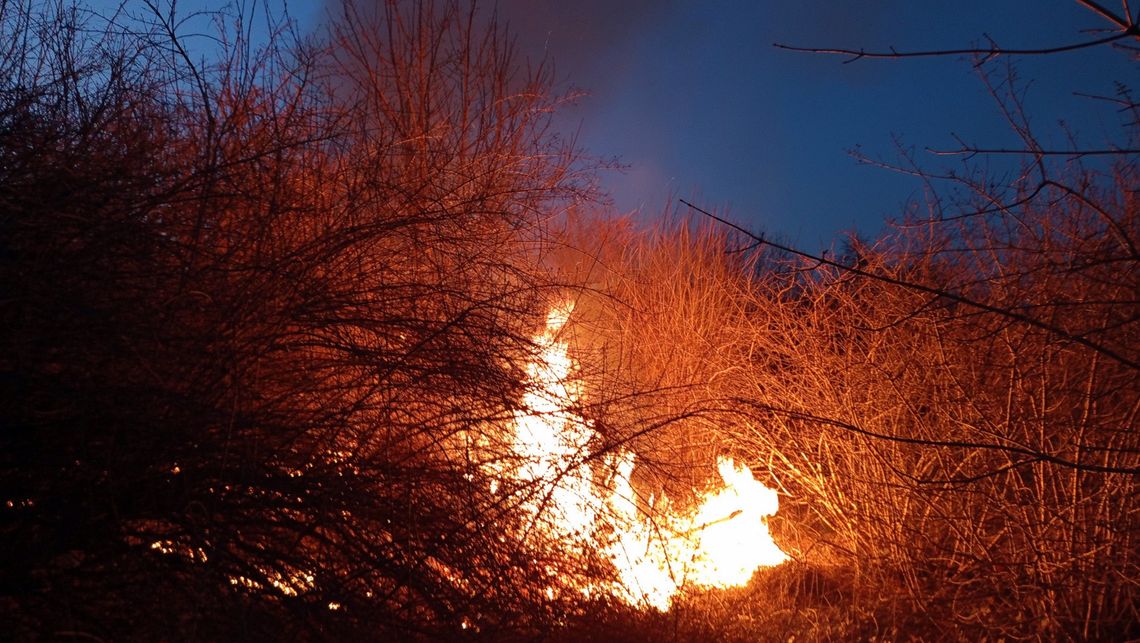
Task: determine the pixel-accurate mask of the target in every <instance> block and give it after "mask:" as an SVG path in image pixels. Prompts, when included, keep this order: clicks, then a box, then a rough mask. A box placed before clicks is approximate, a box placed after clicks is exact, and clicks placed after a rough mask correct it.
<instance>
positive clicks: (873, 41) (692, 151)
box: [92, 0, 1140, 250]
mask: <svg viewBox="0 0 1140 643" xmlns="http://www.w3.org/2000/svg"><path fill="white" fill-rule="evenodd" d="M281 1H282V0H271V4H279V3H280V2H281ZM358 1H361V2H367V1H368V0H358ZM1104 3H1105V4H1106V5H1108V6H1109V7H1110V8H1112V9H1114V10H1117V11H1121V8H1120V5H1121V1H1120V0H1104ZM92 4H94V5H96V6H100V5H102V6H107V5H112V4H117V2H113V0H92ZM131 4H132V3H130V2H128V6H129V5H131ZM139 4H141V3H139ZM330 4H332V3H330ZM215 5H217V3H213V2H210V1H209V0H181V1H180V2H179V4H178V7H179V11H180V12H184V13H188V12H191V11H194V10H196V9H200V8H203V7H215ZM288 5H289V11H290V14H291V15H292V16H293V17H294V18H295V19H296V20H297V21H298V22H299V23H300V25H301V27H302V28H311V27H312V26H314V25H316V24H317V23H318V22H319V21H320V20H321V19H322V18H323V17H324V14H325V11H326V9H325V6H326V5H325V4H324V3H323V2H321V1H320V0H316V1H301V0H290V2H289V3H288ZM491 6H497V7H498V10H499V12H500V16H501V17H503V18H505V19H506V20H507V21H508V23H509V24H510V26H511V28H512V30H513V32H514V34H515V37H516V38H517V44H518V48H519V53H520V54H521V55H522V56H524V57H526V58H529V59H530V60H532V61H536V60H539V59H541V58H543V57H548V58H549V59H551V60H553V62H554V64H555V66H556V70H557V72H556V73H557V76H558V78H559V79H561V81H562V87H563V88H564V89H568V88H570V87H571V86H573V87H578V88H581V89H583V90H585V91H587V92H589V96H587V97H585V98H583V99H581V100H580V101H579V102H578V104H577V105H575V106H573V107H572V108H570V109H568V110H566V111H565V112H564V113H563V114H562V115H560V117H559V121H558V124H559V126H560V127H562V128H564V129H566V130H568V131H572V132H573V131H577V132H578V133H579V139H578V140H579V143H580V144H581V145H582V146H583V147H584V148H585V150H586V151H587V152H588V153H590V154H592V155H595V156H598V157H603V158H613V157H616V158H618V159H619V160H620V161H621V162H622V163H624V164H626V165H627V166H628V170H627V171H626V172H625V173H607V175H606V177H605V181H604V185H605V187H606V188H607V189H608V190H609V191H610V192H611V193H612V195H613V197H614V202H615V205H616V206H617V208H618V209H619V211H620V212H623V213H626V212H634V211H637V212H640V213H641V214H643V215H644V216H646V217H650V218H651V217H654V216H659V215H661V214H663V213H664V212H665V211H666V209H667V208H668V207H670V204H671V203H675V200H671V197H672V198H673V199H675V198H676V197H682V198H686V199H690V200H694V201H697V202H699V203H701V204H704V205H706V206H708V207H710V208H717V209H719V210H720V211H721V212H727V216H729V217H730V218H732V219H734V220H736V221H738V222H740V223H741V224H743V225H746V226H748V227H750V228H752V229H754V230H756V231H763V232H765V233H766V234H768V235H773V236H776V237H778V238H781V239H783V240H785V241H791V242H795V243H798V244H800V245H802V246H804V247H805V248H807V249H812V250H814V249H818V248H820V247H825V246H828V245H831V243H832V242H833V241H834V240H835V239H836V238H837V236H838V235H839V234H840V233H842V232H844V231H848V230H853V229H855V230H858V231H860V232H862V233H863V234H867V235H873V234H874V233H875V232H876V231H877V230H878V229H879V227H880V225H881V223H882V221H883V220H884V219H885V218H887V217H898V216H900V215H901V213H902V212H903V208H904V206H905V204H906V203H907V202H908V201H912V200H919V201H921V199H922V191H921V190H922V188H921V185H920V184H919V183H918V182H917V181H916V180H914V179H912V178H908V177H905V176H901V175H898V174H894V173H891V172H888V171H885V170H882V169H878V168H873V167H870V166H867V165H860V164H858V163H857V162H856V161H855V160H854V159H853V158H852V157H851V156H849V155H848V153H847V152H848V150H850V149H852V148H854V147H855V146H861V149H862V151H863V152H864V153H865V154H867V155H869V156H872V157H877V158H881V159H884V160H888V161H892V160H896V159H897V157H898V154H897V150H896V148H895V145H894V142H893V141H894V140H895V139H897V140H899V141H901V143H902V144H903V145H904V146H913V147H914V148H916V149H917V150H918V151H919V156H920V157H929V155H928V154H926V153H925V152H922V150H923V148H925V147H927V146H931V147H954V146H955V142H954V139H953V138H952V137H951V134H952V133H956V134H958V135H960V136H961V137H963V138H964V139H966V140H967V141H970V142H973V143H978V144H984V145H989V146H1002V145H1009V146H1015V147H1020V146H1019V145H1018V142H1017V139H1016V138H1015V137H1014V135H1013V134H1012V133H1011V132H1010V130H1009V129H1008V127H1006V126H1005V125H1004V122H1003V120H1002V118H1001V115H1000V113H999V112H998V110H997V108H996V106H995V104H994V101H993V100H992V99H991V98H990V97H989V96H988V95H987V93H986V90H985V88H984V86H983V85H982V83H981V82H980V80H979V78H978V72H977V70H975V69H974V68H973V67H972V65H971V64H970V62H969V61H968V60H966V59H965V58H945V59H916V60H907V61H898V60H890V61H876V60H861V61H858V62H855V63H852V64H847V65H844V64H841V62H842V60H843V59H842V58H840V57H835V56H820V55H812V54H798V53H791V52H787V51H781V50H778V49H775V48H774V47H772V43H774V42H782V43H787V44H794V45H810V46H828V47H845V48H865V49H867V50H878V49H885V48H889V47H891V46H893V47H895V48H897V49H899V50H914V49H940V48H958V47H963V46H970V45H977V44H982V43H984V34H988V35H989V36H990V37H992V38H994V39H995V40H996V41H997V43H998V44H999V45H1002V46H1005V47H1042V46H1054V45H1059V44H1066V43H1072V42H1077V41H1081V40H1085V39H1090V38H1093V37H1095V36H1096V34H1090V33H1087V32H1083V31H1085V30H1089V29H1104V28H1106V27H1107V26H1108V23H1107V22H1105V21H1104V20H1103V19H1101V18H1100V17H1099V16H1097V15H1095V14H1093V13H1092V12H1091V11H1089V10H1087V9H1085V8H1083V7H1082V6H1080V5H1079V4H1078V3H1077V2H1076V1H1075V0H953V1H951V0H865V1H853V0H852V1H840V0H796V1H792V0H701V1H698V0H691V1H682V0H497V3H496V2H495V0H485V8H490V7H491ZM190 28H192V26H188V27H187V29H190ZM1015 60H1016V61H1017V64H1018V70H1019V74H1020V76H1021V78H1022V79H1023V80H1025V81H1031V82H1030V83H1029V84H1028V85H1027V93H1026V105H1027V107H1028V110H1029V112H1030V115H1031V116H1032V119H1033V124H1034V125H1035V127H1036V128H1037V129H1038V132H1039V134H1040V135H1042V137H1043V138H1044V139H1045V141H1046V142H1048V143H1051V144H1054V145H1056V146H1058V147H1066V145H1067V142H1066V140H1065V139H1064V137H1063V135H1062V132H1063V130H1062V128H1060V127H1059V124H1058V123H1059V121H1061V120H1063V121H1064V122H1065V123H1066V125H1067V126H1068V128H1069V130H1070V131H1072V132H1073V133H1074V134H1075V135H1076V136H1077V138H1078V140H1079V141H1080V142H1081V143H1083V144H1086V145H1088V146H1092V147H1102V146H1104V145H1106V144H1107V143H1109V142H1112V141H1116V142H1119V141H1120V140H1121V128H1120V125H1121V123H1122V121H1123V118H1124V117H1123V116H1122V115H1121V114H1118V113H1117V112H1116V111H1115V109H1114V107H1113V106H1112V105H1111V104H1108V103H1106V102H1102V101H1093V100H1089V99H1087V98H1078V97H1075V96H1073V92H1074V91H1079V92H1084V93H1089V94H1100V95H1113V94H1114V92H1115V88H1114V85H1113V81H1122V82H1125V83H1129V84H1135V81H1136V80H1140V79H1138V78H1136V70H1137V65H1136V64H1135V63H1134V62H1130V61H1129V60H1128V57H1127V56H1126V55H1125V54H1124V53H1123V52H1120V51H1112V50H1110V49H1108V48H1098V49H1095V50H1083V51H1078V52H1074V53H1068V54H1060V55H1056V56H1050V57H1046V58H1034V57H1024V58H1015ZM928 160H929V161H930V162H931V163H932V164H937V163H940V162H941V163H945V162H947V161H945V160H942V161H940V160H939V159H936V158H934V157H929V159H928ZM951 162H955V161H951Z"/></svg>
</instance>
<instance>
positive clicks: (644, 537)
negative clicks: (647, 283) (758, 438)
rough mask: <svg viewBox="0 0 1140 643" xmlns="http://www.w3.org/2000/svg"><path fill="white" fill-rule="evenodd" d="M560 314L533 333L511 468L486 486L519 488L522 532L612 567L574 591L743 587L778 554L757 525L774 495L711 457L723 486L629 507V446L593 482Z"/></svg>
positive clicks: (667, 597)
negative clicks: (688, 504)
mask: <svg viewBox="0 0 1140 643" xmlns="http://www.w3.org/2000/svg"><path fill="white" fill-rule="evenodd" d="M568 317H569V311H568V310H567V309H560V308H556V309H555V310H553V311H551V313H550V315H549V317H548V319H547V327H546V331H545V332H544V333H543V335H542V336H541V337H538V338H536V342H538V344H539V346H540V348H541V349H542V352H541V355H540V356H539V358H538V359H536V360H535V361H534V362H533V363H531V364H530V365H529V367H528V375H529V377H530V384H531V387H530V390H529V391H528V392H527V393H526V395H525V397H524V402H525V408H526V409H527V412H525V413H519V414H518V415H517V416H516V418H515V422H514V436H513V440H512V443H511V445H512V449H513V451H514V454H513V455H514V456H515V457H516V458H517V462H518V465H517V466H516V467H513V468H511V469H510V470H509V471H501V470H500V471H497V472H495V473H496V474H497V475H499V476H513V477H514V480H513V481H508V480H504V482H507V483H508V484H507V485H499V484H495V485H494V488H493V491H495V490H498V489H499V488H503V489H509V488H516V489H521V490H522V491H521V492H520V493H521V494H522V495H521V499H520V504H521V506H522V507H523V509H524V510H525V511H526V512H527V513H528V514H529V515H530V516H531V518H532V523H531V525H530V528H531V532H530V533H529V534H528V537H529V538H531V539H532V540H536V539H543V540H553V541H555V542H558V543H561V544H563V545H564V546H565V547H566V549H567V550H575V549H577V548H579V547H582V546H584V545H585V546H587V547H592V548H593V549H594V550H595V551H596V552H597V553H600V554H601V555H602V556H603V557H604V558H606V559H608V560H609V562H610V563H612V565H613V566H614V568H615V569H616V571H617V576H618V579H619V580H618V583H617V584H616V585H615V586H606V587H602V586H599V585H598V584H597V583H591V582H586V583H584V584H582V585H580V586H578V587H577V588H576V589H577V590H578V591H581V592H583V593H586V594H588V593H591V592H593V591H595V590H600V591H607V592H609V593H611V594H612V595H614V596H616V597H618V598H620V599H621V600H623V601H625V602H627V603H629V604H631V605H636V606H653V607H655V608H657V609H660V610H666V609H668V608H669V605H670V603H671V601H672V599H673V597H674V596H675V595H676V594H677V593H678V592H680V591H681V589H682V588H685V587H698V588H727V587H733V586H738V585H744V584H745V583H747V582H748V580H749V579H750V578H751V577H752V574H753V572H755V571H756V569H758V568H759V567H763V566H770V565H778V564H780V563H782V562H784V561H785V560H787V555H786V554H784V552H782V551H780V549H779V547H777V546H776V544H775V543H774V542H773V541H772V537H771V535H770V534H769V532H768V525H767V523H766V522H765V518H766V517H767V516H770V515H772V514H775V513H776V510H777V497H776V492H775V491H773V490H771V489H769V488H767V487H765V486H764V485H763V484H761V483H759V482H757V481H756V480H755V479H754V478H753V477H752V473H751V472H750V471H749V470H748V468H747V467H743V466H737V465H736V464H735V463H734V462H733V461H732V460H731V459H726V458H722V459H720V460H719V462H718V468H719V471H720V475H721V478H722V482H723V486H720V487H718V488H716V489H714V490H713V491H711V492H709V493H706V494H704V495H702V496H700V497H699V498H698V502H697V503H696V504H695V506H694V508H693V509H691V510H690V511H687V512H680V511H675V510H673V509H672V508H671V507H670V504H669V501H668V499H667V498H664V497H662V498H660V499H659V500H658V501H657V502H656V503H651V504H652V505H653V506H652V508H651V509H650V510H649V512H648V513H647V512H646V511H645V510H643V509H642V508H639V507H638V504H637V501H636V495H635V493H634V489H633V486H632V484H631V482H630V480H631V477H632V474H633V470H634V466H635V463H636V462H635V461H636V457H635V456H634V454H633V453H631V452H620V453H618V454H617V455H616V456H610V457H608V458H606V459H605V460H604V461H603V462H602V463H601V464H602V465H603V467H602V469H603V470H606V471H608V472H609V475H606V476H604V477H605V478H606V479H605V480H604V481H598V480H595V479H594V478H595V469H594V468H593V467H591V465H590V460H591V458H590V452H589V450H588V447H589V443H590V441H591V438H593V437H594V431H593V428H592V427H591V426H590V424H589V423H588V422H587V421H586V420H584V419H583V418H582V417H580V416H578V415H576V414H575V413H573V412H572V411H571V410H570V409H572V408H573V406H574V404H575V403H576V402H577V400H578V391H577V390H575V389H576V385H575V383H574V382H573V381H572V380H571V379H570V376H571V371H572V370H573V366H574V364H573V362H572V360H571V359H570V357H569V354H568V350H567V346H566V344H565V343H564V342H561V341H559V340H558V333H559V331H560V329H561V327H562V325H563V324H564V323H565V322H566V320H567V319H568ZM595 464H597V463H595ZM512 483H513V484H512ZM547 593H548V595H551V594H553V593H554V589H553V588H552V587H548V588H547Z"/></svg>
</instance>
